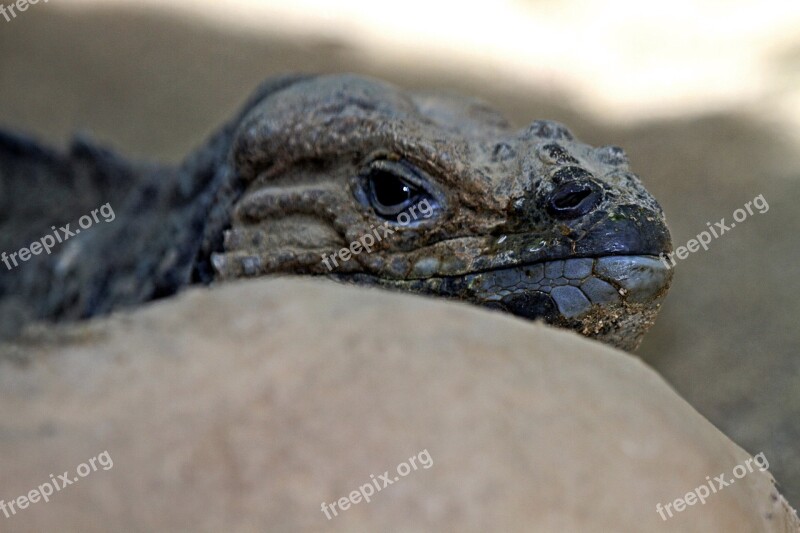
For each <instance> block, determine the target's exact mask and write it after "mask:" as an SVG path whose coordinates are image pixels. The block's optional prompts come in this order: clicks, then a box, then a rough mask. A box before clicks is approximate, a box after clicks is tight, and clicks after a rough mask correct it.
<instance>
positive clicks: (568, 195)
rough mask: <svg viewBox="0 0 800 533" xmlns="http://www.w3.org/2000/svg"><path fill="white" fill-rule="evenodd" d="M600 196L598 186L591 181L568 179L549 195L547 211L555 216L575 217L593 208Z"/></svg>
mask: <svg viewBox="0 0 800 533" xmlns="http://www.w3.org/2000/svg"><path fill="white" fill-rule="evenodd" d="M601 198H602V193H601V192H600V189H599V187H597V185H595V184H594V182H591V181H569V182H566V183H564V184H563V185H560V186H558V187H557V188H556V189H555V190H554V191H553V193H552V194H551V195H550V199H549V200H548V202H547V211H548V213H550V214H551V215H552V216H554V217H556V218H562V219H566V218H577V217H580V216H583V215H585V214H586V213H588V212H589V211H591V210H592V209H594V208H595V207H596V206H597V204H598V203H600V200H601Z"/></svg>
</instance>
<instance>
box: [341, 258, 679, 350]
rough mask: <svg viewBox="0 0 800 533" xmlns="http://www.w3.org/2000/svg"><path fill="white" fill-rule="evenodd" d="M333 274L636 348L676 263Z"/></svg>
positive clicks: (580, 261) (572, 262) (565, 262)
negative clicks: (398, 276) (419, 275)
mask: <svg viewBox="0 0 800 533" xmlns="http://www.w3.org/2000/svg"><path fill="white" fill-rule="evenodd" d="M335 277H336V278H337V279H339V280H342V281H350V282H355V283H366V284H369V285H379V286H383V287H387V288H396V289H402V290H405V291H411V292H416V293H421V294H430V295H436V296H440V297H441V296H444V297H448V298H454V299H458V300H465V301H469V302H472V303H475V304H478V305H483V306H485V307H489V308H492V309H498V310H501V311H505V312H509V313H512V314H514V315H517V316H520V317H524V318H527V319H531V320H544V321H546V322H547V323H549V324H553V325H557V326H561V327H568V328H570V329H575V330H578V331H581V332H582V333H584V334H586V335H590V336H592V337H595V338H598V337H599V338H600V339H601V340H604V341H605V342H609V343H610V344H614V345H616V346H618V347H620V348H623V349H635V347H636V346H637V345H638V343H639V341H640V340H641V337H642V335H644V333H645V331H646V330H647V328H648V327H649V326H650V325H651V324H652V320H653V318H654V317H655V315H656V314H657V312H658V309H659V307H660V305H661V301H662V299H663V296H664V295H665V294H666V293H667V290H668V289H669V284H670V282H671V280H672V269H670V268H668V267H667V265H665V264H664V263H663V262H662V261H661V260H659V259H658V257H656V256H653V255H604V256H600V257H582V258H567V259H555V260H548V261H541V262H537V263H534V264H527V265H516V266H511V267H504V268H497V269H491V270H485V271H481V272H474V273H469V274H464V275H457V276H440V277H437V276H433V277H429V278H425V279H415V280H392V279H382V278H378V277H375V276H372V275H369V274H361V273H359V274H349V275H347V274H345V275H336V276H335Z"/></svg>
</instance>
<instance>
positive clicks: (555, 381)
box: [0, 279, 798, 532]
mask: <svg viewBox="0 0 800 533" xmlns="http://www.w3.org/2000/svg"><path fill="white" fill-rule="evenodd" d="M0 352H1V353H0V400H2V401H0V479H2V480H3V483H2V493H1V494H0V498H2V499H4V500H5V501H6V502H8V501H9V500H13V499H15V498H17V497H18V496H21V495H24V494H28V492H29V491H31V490H32V489H35V488H36V487H38V486H39V485H42V484H43V483H46V482H48V481H49V480H50V479H51V478H50V474H53V475H54V477H56V478H58V476H59V475H60V474H62V473H64V472H67V473H68V475H69V477H76V475H75V474H76V472H79V470H78V468H79V465H81V464H83V463H86V462H87V461H89V460H90V459H91V458H93V457H96V456H98V455H99V454H102V453H103V452H106V451H107V452H108V453H107V456H106V457H110V458H111V459H112V460H113V466H111V467H109V468H108V469H105V467H100V468H97V470H96V471H92V472H88V473H87V475H86V477H82V478H78V481H77V482H74V483H73V484H72V485H70V486H65V487H64V488H63V489H62V490H60V491H58V492H55V493H54V494H53V495H52V496H50V497H49V500H50V501H49V503H45V502H43V501H38V502H36V503H33V504H30V506H29V507H27V508H26V509H20V510H18V511H17V512H16V514H14V515H11V516H10V518H5V517H4V516H0V524H2V526H1V527H2V530H3V531H32V530H36V531H51V530H58V531H81V532H92V531H109V530H114V531H140V530H143V531H165V530H166V531H176V530H184V531H267V530H269V531H317V530H322V529H331V530H337V531H378V530H404V531H488V530H492V531H532V530H535V531H648V532H650V531H684V532H686V531H726V532H727V531H797V530H798V521H797V517H796V515H795V514H794V512H793V511H792V510H791V509H790V508H789V506H788V504H787V503H786V502H785V500H783V498H782V497H781V496H780V495H779V494H778V493H777V491H776V490H775V487H774V486H773V479H772V476H771V475H770V474H769V473H768V471H764V472H762V471H761V470H760V469H759V468H758V467H756V468H754V469H753V471H752V472H747V473H746V474H745V475H743V476H742V477H741V479H735V480H734V481H735V483H732V484H731V485H730V486H727V487H723V488H721V489H719V491H718V492H716V493H713V494H711V495H710V496H708V497H707V499H706V503H705V504H700V503H699V502H697V503H696V504H694V505H693V506H690V507H687V508H686V509H685V510H683V511H682V512H676V511H674V514H675V516H674V517H673V518H669V517H668V519H667V520H662V518H661V516H660V515H659V513H658V512H657V511H656V505H657V504H659V503H660V504H662V505H665V504H667V503H670V502H673V501H674V500H675V499H676V498H682V497H684V496H685V495H686V494H687V493H688V492H690V491H693V490H694V489H695V487H698V486H700V485H703V484H707V483H708V481H707V479H706V476H709V478H714V477H716V476H718V475H720V474H725V478H726V479H733V474H732V472H735V471H734V469H735V468H736V467H737V465H745V462H746V460H747V459H748V458H749V457H750V456H749V454H748V453H746V452H745V451H744V450H742V449H741V448H739V447H738V446H736V445H735V444H734V443H732V442H731V441H730V440H729V439H728V438H727V437H725V436H724V435H723V434H722V433H720V432H719V431H718V430H717V429H715V428H714V427H713V426H712V425H711V424H710V423H709V422H708V421H706V420H705V419H704V418H703V417H702V416H701V415H700V414H698V413H697V412H696V411H695V410H694V409H692V408H691V407H690V406H689V405H688V404H687V403H686V402H685V401H683V400H682V399H681V398H680V397H679V396H678V395H677V394H676V393H675V392H674V391H673V390H672V389H671V388H670V387H669V386H668V385H667V384H666V383H665V382H664V380H663V379H661V378H660V377H659V376H658V375H657V374H656V373H655V372H654V371H652V370H651V369H650V368H648V367H647V366H646V365H644V364H643V363H642V362H641V361H640V360H639V359H637V358H635V357H634V356H631V355H628V354H626V353H624V352H621V351H616V350H614V349H611V348H609V347H607V346H604V345H602V344H600V343H597V342H594V341H590V340H587V339H584V338H582V337H580V336H578V335H577V334H574V333H572V332H568V331H563V330H556V329H552V328H549V327H546V326H544V325H541V324H531V323H529V322H526V321H523V320H520V319H517V318H514V317H511V316H506V315H503V314H500V313H491V312H489V311H486V310H482V309H479V308H475V307H473V306H468V305H466V304H457V303H451V302H446V301H441V300H434V299H427V298H420V297H415V296H410V295H403V294H396V293H385V292H382V291H378V290H369V289H358V288H353V287H344V286H339V285H336V284H333V283H327V282H323V281H316V280H300V279H272V280H267V279H262V280H257V281H247V282H237V283H232V284H227V285H223V286H219V287H215V288H213V289H210V290H207V289H196V290H191V291H188V292H186V293H184V294H182V295H180V296H179V297H177V298H174V299H171V300H169V301H163V302H161V303H157V304H153V305H149V306H147V307H144V308H141V309H139V310H137V311H135V312H132V313H130V314H116V315H113V316H112V317H110V318H107V319H103V320H96V321H92V322H88V323H84V324H80V325H77V326H69V327H58V328H44V327H42V328H39V329H38V330H35V331H31V332H30V333H29V334H28V336H27V337H25V338H24V339H23V340H22V341H20V342H19V343H17V344H15V345H5V346H3V347H2V349H0ZM755 452H758V450H755ZM411 458H414V459H415V465H416V469H414V468H411V466H410V465H411V462H410V459H411ZM766 459H767V460H768V459H769V457H766ZM401 463H403V464H404V465H405V466H404V467H403V465H401ZM87 464H88V463H87ZM96 464H97V462H96ZM101 464H105V465H107V464H108V463H107V462H106V463H101ZM752 465H753V463H752V462H751V466H752ZM398 466H401V467H403V469H402V470H401V471H400V473H401V474H402V473H405V474H406V475H405V476H401V475H398V474H397V472H398V470H397V467H398ZM426 466H427V467H426ZM742 468H743V467H742ZM83 472H87V470H86V469H83ZM384 472H388V481H391V484H390V485H387V486H385V487H384V486H383V485H384V483H385V481H379V478H380V477H381V476H383V475H384ZM372 476H374V480H375V483H378V486H380V487H381V490H380V491H377V490H376V491H375V492H374V493H373V494H372V495H371V497H370V500H371V501H370V502H369V503H368V502H366V501H363V499H362V500H361V501H359V502H358V503H355V504H349V505H350V507H349V508H348V509H346V510H343V509H342V506H345V507H346V506H348V504H347V503H346V502H343V503H339V501H340V499H342V498H347V497H348V496H349V495H350V494H351V492H353V491H356V490H358V489H359V487H362V486H364V487H366V486H368V485H370V483H373V477H372ZM394 477H397V478H398V479H397V480H395V479H394ZM363 492H364V493H365V494H366V493H367V492H369V490H368V489H366V488H363ZM356 499H359V498H358V497H354V500H356ZM323 502H325V503H327V504H331V503H333V502H337V506H338V507H337V511H338V516H333V515H332V513H331V512H330V511H329V514H330V515H331V519H330V520H329V519H328V518H326V515H325V513H324V512H323V511H322V509H321V507H322V503H323ZM328 509H330V507H328Z"/></svg>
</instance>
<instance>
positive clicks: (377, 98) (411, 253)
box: [0, 75, 672, 349]
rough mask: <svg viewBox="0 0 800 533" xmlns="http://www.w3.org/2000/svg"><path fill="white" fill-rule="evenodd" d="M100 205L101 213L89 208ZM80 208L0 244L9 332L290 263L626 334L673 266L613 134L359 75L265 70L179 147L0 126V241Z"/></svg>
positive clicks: (652, 203)
mask: <svg viewBox="0 0 800 533" xmlns="http://www.w3.org/2000/svg"><path fill="white" fill-rule="evenodd" d="M101 205H107V206H109V209H112V210H113V213H114V217H113V220H109V221H108V222H107V223H103V221H100V220H97V216H96V208H97V207H98V206H101ZM415 209H416V211H415ZM92 210H94V211H95V223H94V224H93V225H91V227H90V228H85V229H84V231H83V232H82V233H80V234H73V235H66V234H65V235H64V236H65V239H64V241H63V243H58V244H57V245H56V246H54V247H52V248H53V249H52V250H51V251H50V250H48V251H49V252H50V253H39V254H38V255H36V256H35V257H33V256H31V254H26V255H28V256H31V257H30V258H29V260H27V261H25V262H21V261H20V262H18V263H19V264H18V265H17V266H11V267H9V265H4V264H0V315H2V316H0V321H2V323H3V325H4V329H5V334H6V335H11V334H13V333H14V332H15V331H16V330H17V329H18V328H19V327H20V326H21V325H22V324H24V323H25V322H27V321H29V320H41V319H46V320H72V319H80V318H87V317H91V316H95V315H100V314H105V313H109V312H111V311H114V310H116V309H119V308H123V307H129V306H134V305H138V304H142V303H144V302H147V301H151V300H155V299H158V298H162V297H166V296H170V295H173V294H175V293H176V292H177V291H179V290H181V289H182V288H184V287H186V286H189V285H193V284H210V283H212V282H218V281H223V280H230V279H234V278H241V277H252V276H263V275H269V274H303V275H316V276H327V277H329V278H333V279H336V280H339V281H343V282H352V283H358V284H363V285H374V286H378V287H385V288H389V289H399V290H404V291H410V292H415V293H422V294H428V295H436V296H443V297H447V298H454V299H459V300H465V301H468V302H472V303H475V304H480V305H484V306H487V307H491V308H495V309H500V310H503V311H507V312H510V313H513V314H515V315H518V316H521V317H525V318H528V319H543V320H546V321H547V322H549V323H551V324H555V325H558V326H563V327H568V328H572V329H575V330H577V331H579V332H581V333H583V334H584V335H587V336H590V337H593V338H597V339H599V340H601V341H605V342H608V343H610V344H612V345H615V346H618V347H621V348H624V349H634V348H635V347H636V346H637V345H638V343H639V341H640V340H641V337H642V335H643V334H644V333H645V331H646V330H647V329H648V328H649V326H650V325H651V324H652V322H653V320H654V317H655V315H656V313H657V311H658V308H659V306H660V304H661V301H662V299H663V296H664V295H665V293H666V292H667V289H668V287H669V283H670V280H671V276H672V272H671V270H670V269H669V268H667V266H665V264H664V263H662V262H661V261H659V260H658V256H659V255H660V254H662V253H668V252H670V251H671V242H670V236H669V231H668V229H667V226H666V224H665V221H664V215H663V212H662V210H661V208H660V207H659V205H658V203H657V202H656V200H655V199H654V198H653V197H652V196H651V195H650V194H649V193H648V192H647V191H646V190H645V189H644V187H643V186H642V183H641V181H640V180H639V178H638V177H637V176H636V175H634V174H633V173H631V172H630V171H629V169H628V161H627V158H626V155H625V153H624V152H623V150H622V149H620V148H618V147H613V146H605V147H601V148H593V147H591V146H588V145H586V144H583V143H581V142H579V141H577V140H575V139H574V137H573V135H572V134H571V133H570V131H569V130H568V129H567V128H565V127H564V126H562V125H560V124H558V123H556V122H552V121H545V120H537V121H535V122H533V123H532V124H531V125H529V126H527V127H525V128H523V129H521V130H519V131H515V130H514V129H512V128H511V127H510V125H509V123H508V122H507V121H506V120H505V119H504V118H503V117H502V116H501V115H500V114H499V113H498V112H496V111H494V110H493V109H492V108H490V107H489V106H488V105H486V104H484V103H483V102H481V101H478V100H474V99H469V98H462V97H454V96H443V95H437V94H429V93H419V92H407V91H404V90H401V89H399V88H397V87H394V86H392V85H390V84H387V83H384V82H381V81H378V80H374V79H369V78H364V77H359V76H354V75H328V76H313V75H290V76H283V77H278V78H274V79H271V80H268V81H267V82H266V83H264V84H263V85H262V86H261V87H260V88H259V89H258V90H257V91H256V92H255V94H254V95H253V96H252V97H251V98H250V100H249V101H248V102H247V103H246V104H245V105H244V107H243V108H242V110H241V111H240V112H239V113H238V114H237V115H236V116H235V117H234V118H233V119H232V120H231V121H230V122H228V123H227V124H225V125H224V126H222V127H221V128H220V129H219V130H218V131H217V132H216V133H215V134H213V135H212V136H211V138H210V139H209V140H208V141H207V142H206V143H205V144H204V145H202V146H201V147H200V148H199V149H197V150H196V151H194V152H193V153H191V154H190V155H189V156H188V157H187V158H186V159H185V160H184V161H183V162H182V163H181V164H180V165H177V166H166V165H157V164H144V163H136V162H131V161H128V160H127V159H125V158H123V157H121V156H119V155H117V154H116V153H114V152H113V151H111V150H109V149H106V148H103V147H100V146H98V145H96V144H95V143H93V142H92V141H89V140H87V139H85V138H78V139H76V140H75V141H74V142H73V143H72V146H71V147H70V148H69V149H68V150H67V151H66V152H60V151H58V150H55V149H51V148H48V147H45V146H43V145H41V144H40V143H39V142H37V141H36V140H34V139H31V138H27V137H24V136H22V135H19V134H12V133H0V227H2V232H0V235H1V236H0V251H4V253H9V254H10V253H13V252H16V251H18V250H20V249H22V248H24V247H30V245H31V243H35V242H36V241H39V240H41V238H42V237H43V236H44V235H47V234H54V233H55V235H58V231H59V228H61V227H63V226H64V224H67V223H70V222H71V223H72V226H73V229H72V230H69V229H68V230H67V231H72V232H74V229H77V225H76V223H75V221H76V220H77V219H78V217H82V216H83V215H88V214H89V213H90V212H92ZM423 211H424V215H425V216H419V214H420V213H422V212H423ZM410 214H413V215H414V216H413V217H412V216H410ZM81 227H82V228H83V227H84V226H83V225H81ZM367 235H372V239H371V242H369V246H368V248H369V250H367V249H366V248H367V247H366V246H365V245H367V244H368V241H370V239H368V238H367V237H366V236H367ZM67 237H68V238H67ZM36 248H39V247H36ZM15 258H19V256H15Z"/></svg>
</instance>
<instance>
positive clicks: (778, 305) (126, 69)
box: [0, 0, 800, 507]
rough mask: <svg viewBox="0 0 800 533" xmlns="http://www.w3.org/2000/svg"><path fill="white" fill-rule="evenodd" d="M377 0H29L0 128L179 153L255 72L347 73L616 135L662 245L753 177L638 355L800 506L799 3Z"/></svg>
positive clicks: (595, 139)
mask: <svg viewBox="0 0 800 533" xmlns="http://www.w3.org/2000/svg"><path fill="white" fill-rule="evenodd" d="M334 4H335V5H334ZM378 4H379V3H377V2H369V1H367V0H340V1H337V2H335V3H333V2H326V1H323V0H294V1H292V2H276V1H266V0H264V1H259V0H246V1H244V0H243V1H235V2H234V1H223V2H212V1H211V0H191V1H190V0H159V1H153V0H136V1H133V0H130V1H122V0H102V1H99V0H97V1H90V0H59V1H52V2H49V3H44V2H39V3H38V4H36V5H31V6H30V7H29V8H28V9H27V11H25V12H19V13H17V16H16V18H13V19H12V20H10V21H6V20H5V19H3V18H0V50H2V53H0V127H3V128H13V129H16V130H22V131H26V132H29V133H32V134H35V135H36V136H38V137H40V138H41V139H43V140H45V141H48V142H50V143H54V144H58V145H63V144H64V143H65V142H66V141H67V140H68V139H69V137H70V136H71V135H72V134H73V133H75V132H77V131H83V132H89V133H90V134H91V135H92V136H93V137H94V138H95V139H98V140H100V141H102V142H104V143H108V144H110V145H112V146H114V147H116V148H117V149H118V150H119V151H121V152H122V153H125V154H128V155H130V156H134V157H138V158H143V159H153V160H161V161H178V160H180V159H181V157H182V156H184V155H186V154H187V153H188V152H189V150H191V149H192V148H193V147H195V146H196V145H198V144H199V143H201V141H202V140H203V139H204V137H205V136H206V135H208V134H209V133H210V132H211V131H212V130H213V129H214V128H215V127H216V126H218V125H219V124H220V123H221V122H223V121H224V120H225V119H226V118H227V117H229V116H230V115H231V114H232V113H233V112H234V110H236V109H237V107H238V106H239V105H240V104H241V103H242V102H243V100H244V99H245V98H246V97H247V96H248V94H249V93H250V91H251V90H252V89H253V88H254V87H255V86H256V85H257V84H258V83H259V82H260V81H262V80H263V79H264V78H266V77H267V76H270V75H273V74H277V73H283V72H288V71H303V72H357V73H362V74H368V75H373V76H378V77H381V78H384V79H387V80H389V81H391V82H394V83H397V84H399V85H402V86H405V87H411V88H426V89H431V88H433V89H442V90H447V91H455V92H460V93H465V94H470V95H474V96H479V97H482V98H484V99H486V100H487V101H489V102H491V103H492V104H494V105H495V106H496V107H498V108H499V109H501V110H502V111H504V112H505V113H506V114H507V115H508V116H509V117H510V118H511V119H512V120H513V121H514V122H516V123H517V124H518V125H520V126H522V125H524V124H527V123H529V122H530V121H532V120H533V119H536V118H548V119H554V120H558V121H561V122H564V123H565V124H567V125H568V126H569V127H570V128H571V129H572V130H573V132H574V133H576V135H577V136H578V137H579V138H580V139H581V140H583V141H585V142H588V143H591V144H594V145H603V144H618V145H620V146H623V147H624V148H625V149H626V150H627V152H628V154H629V156H630V159H631V163H632V168H633V170H634V171H636V172H637V173H638V174H640V175H641V176H642V178H643V180H644V182H645V185H646V186H647V188H648V189H649V190H650V192H652V193H653V194H654V195H655V196H656V198H658V200H659V201H660V202H661V204H662V206H663V207H664V210H665V211H666V215H667V220H668V222H669V225H670V227H671V230H672V234H673V241H674V244H675V245H676V246H678V245H683V244H685V243H686V241H687V240H688V239H691V238H693V237H694V236H695V235H697V234H698V233H699V232H701V231H703V230H705V229H706V223H707V222H711V223H712V224H713V223H714V222H716V221H718V220H720V219H721V218H723V217H725V218H726V219H727V220H728V221H730V220H731V218H732V213H733V211H735V210H736V209H738V208H740V207H742V206H743V205H744V204H745V203H746V202H748V201H751V200H752V199H753V198H754V197H756V196H758V195H759V194H763V195H764V198H765V199H766V201H767V202H768V204H769V206H770V209H769V211H768V212H767V213H765V214H756V215H753V216H751V217H749V218H748V219H747V220H746V221H745V222H743V223H741V224H738V225H737V226H736V228H735V229H733V230H731V231H730V232H729V233H726V234H725V235H724V236H722V237H721V238H720V239H718V240H714V241H713V242H712V243H711V245H710V249H709V251H707V252H704V251H700V252H698V253H694V254H691V255H690V256H689V257H688V258H687V259H686V260H684V261H680V262H679V263H678V266H677V269H676V274H675V281H674V284H673V289H672V291H671V293H670V295H669V296H668V298H667V301H666V304H665V305H664V308H663V310H662V312H661V315H660V317H659V319H658V322H657V324H656V326H655V327H654V329H653V330H652V331H651V332H650V333H649V334H648V336H647V337H646V339H645V342H644V344H643V346H642V348H641V349H640V351H639V355H640V356H641V357H642V358H643V359H644V360H645V361H647V362H648V363H649V364H651V365H652V366H654V367H655V368H656V369H657V370H658V371H659V372H660V373H661V374H662V375H663V376H664V377H665V378H666V379H667V380H668V381H669V382H670V383H671V384H672V385H673V386H674V388H675V389H676V390H677V391H678V392H680V393H681V394H682V395H683V396H684V397H685V398H686V399H687V401H689V402H690V403H691V404H692V405H693V406H694V407H695V408H696V409H697V410H699V411H700V412H701V413H702V414H703V415H705V416H706V417H707V418H708V419H709V420H711V422H713V423H714V424H715V425H716V426H717V427H719V428H720V429H721V430H722V431H724V432H725V433H727V434H728V435H729V436H730V437H731V438H732V439H734V440H735V441H736V442H737V443H738V444H739V445H741V446H742V447H744V448H745V449H747V450H748V451H749V452H750V453H752V454H757V453H760V452H763V453H764V455H765V456H766V458H767V459H768V461H769V464H770V470H771V471H772V472H773V474H774V475H775V477H776V478H777V480H778V482H779V484H780V487H781V490H782V492H783V493H784V494H785V496H786V497H787V499H788V500H789V502H790V503H792V504H793V505H794V506H795V507H797V506H798V505H800V350H799V349H800V342H799V341H800V331H799V330H800V267H799V266H798V265H800V249H799V248H798V238H797V234H798V230H800V31H799V30H800V3H792V2H786V1H785V0H762V1H759V2H755V1H736V0H725V1H722V0H718V1H713V0H703V1H695V2H689V1H680V0H679V1H675V2H671V3H669V4H668V5H667V4H663V5H658V6H657V5H655V4H652V3H645V2H635V1H633V0H631V1H613V0H611V1H609V0H604V1H602V2H600V1H597V2H592V1H588V0H586V1H580V0H496V1H494V2H486V1H482V2H469V1H460V2H452V3H451V2H437V1H435V0H426V1H424V2H423V1H419V0H409V1H405V2H402V3H391V4H389V3H387V4H386V5H385V6H381V5H378ZM706 474H707V472H698V480H699V481H702V479H703V478H704V477H705V475H706Z"/></svg>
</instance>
